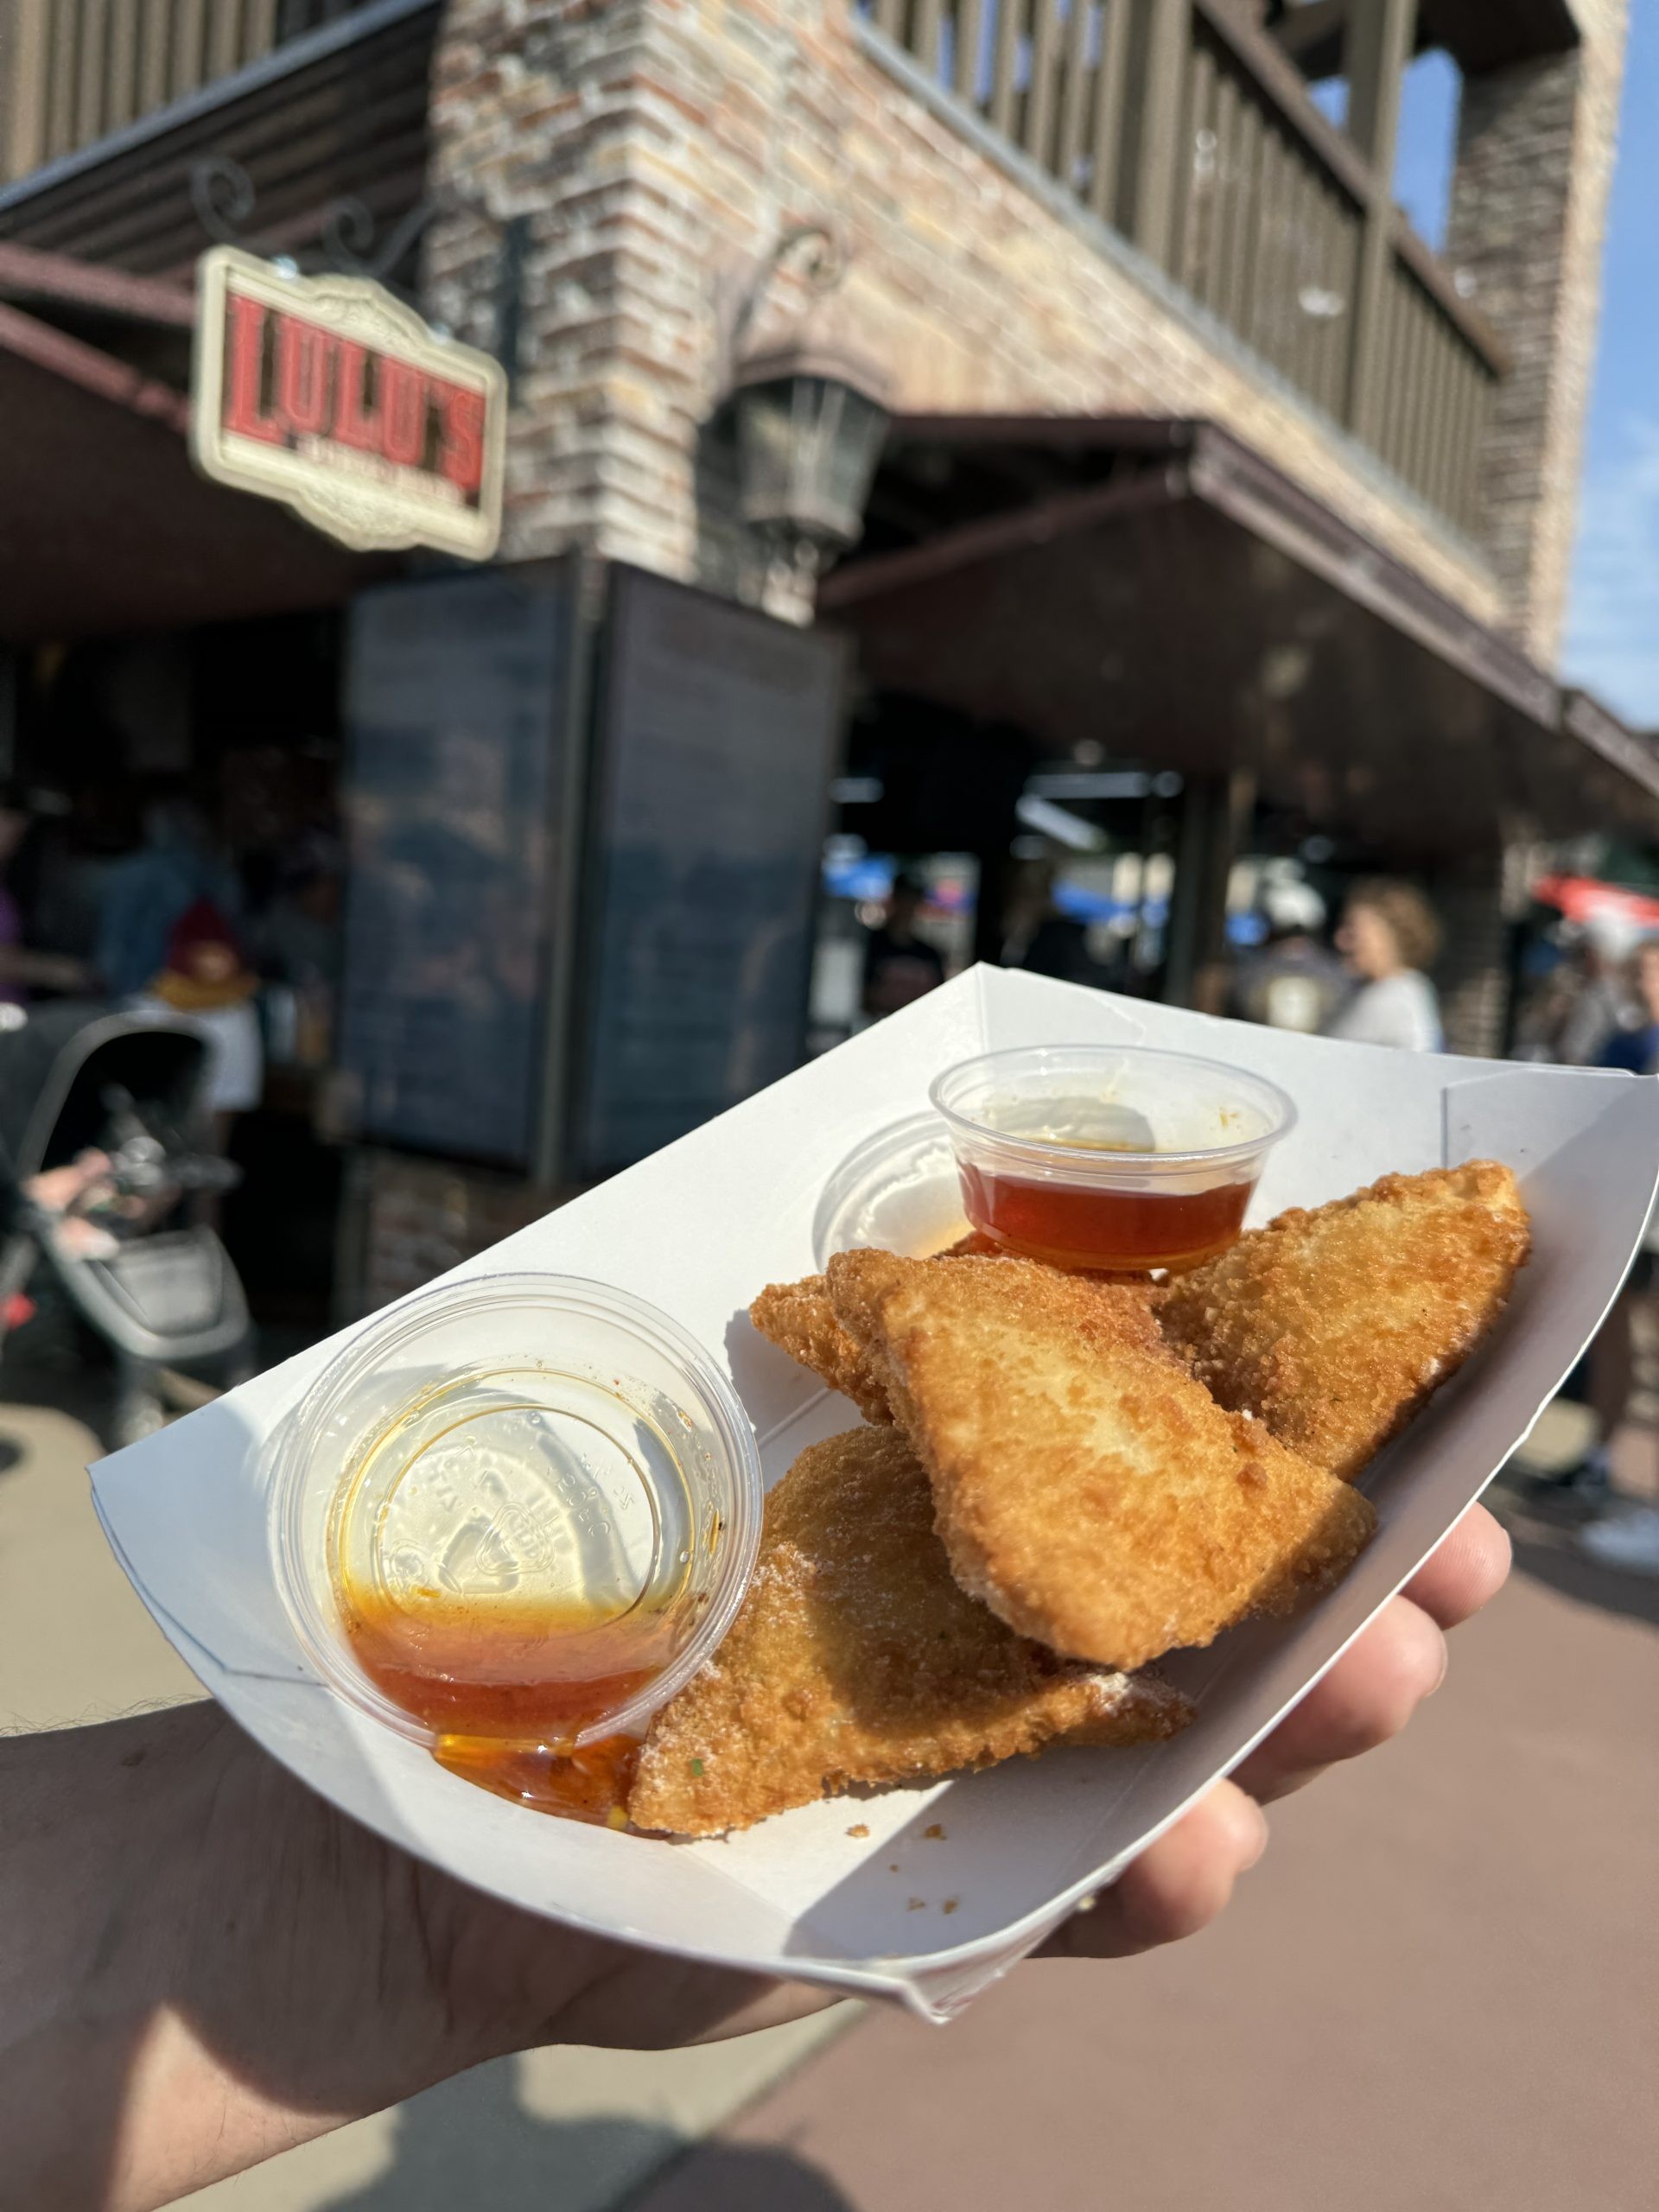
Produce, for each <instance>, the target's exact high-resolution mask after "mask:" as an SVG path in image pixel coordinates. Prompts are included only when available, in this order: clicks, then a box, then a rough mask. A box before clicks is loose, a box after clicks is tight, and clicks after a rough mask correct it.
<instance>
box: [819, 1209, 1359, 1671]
mask: <svg viewBox="0 0 1659 2212" xmlns="http://www.w3.org/2000/svg"><path fill="white" fill-rule="evenodd" d="M828 1281H829V1293H830V1296H831V1298H832V1299H833V1300H834V1304H835V1310H836V1313H837V1315H838V1316H839V1318H840V1319H841V1321H842V1325H843V1326H844V1327H845V1328H846V1330H847V1332H848V1333H849V1336H850V1337H851V1338H853V1339H854V1341H855V1343H856V1344H858V1346H859V1348H860V1349H861V1351H863V1352H864V1353H865V1354H866V1356H867V1357H868V1358H869V1359H870V1361H871V1363H872V1365H873V1368H874V1371H875V1372H876V1373H877V1374H879V1375H880V1377H881V1379H882V1381H883V1383H884V1384H885V1386H886V1389H887V1396H888V1399H889V1401H890V1402H891V1404H892V1406H893V1411H894V1413H895V1414H896V1415H897V1416H898V1420H899V1425H900V1426H901V1427H903V1428H904V1430H905V1431H906V1434H907V1435H908V1436H909V1438H910V1440H911V1442H912V1445H913V1446H914V1447H915V1450H916V1452H917V1454H918V1457H919V1458H920V1459H921V1460H922V1463H923V1465H925V1467H926V1469H927V1472H928V1475H929V1477H930V1478H931V1483H932V1488H933V1499H934V1508H935V1514H936V1518H937V1525H938V1532H939V1535H940V1536H941V1537H942V1538H943V1540H944V1548H945V1551H946V1554H947V1555H948V1557H949V1559H950V1570H951V1572H952V1573H953V1574H954V1575H955V1577H956V1579H957V1581H958V1582H959V1583H960V1584H961V1585H962V1586H963V1589H965V1590H967V1591H969V1592H970V1593H971V1594H972V1595H973V1596H975V1597H976V1598H979V1599H983V1601H984V1602H985V1604H986V1605H988V1606H989V1607H990V1609H991V1611H993V1612H995V1614H996V1615H997V1616H998V1618H1000V1619H1001V1620H1004V1621H1006V1622H1007V1624H1008V1625H1009V1627H1010V1628H1013V1629H1014V1630H1017V1631H1018V1632H1019V1633H1020V1635H1022V1636H1027V1637H1034V1638H1036V1639H1037V1640H1038V1641H1039V1643H1044V1644H1046V1645H1049V1646H1050V1647H1052V1649H1055V1650H1056V1651H1058V1652H1061V1653H1064V1654H1065V1655H1066V1656H1069V1657H1071V1658H1075V1659H1082V1660H1089V1661H1091V1662H1095V1663H1096V1664H1099V1665H1102V1666H1109V1667H1117V1668H1134V1667H1139V1666H1141V1665H1142V1664H1143V1663H1144V1662H1147V1660H1149V1659H1154V1658H1156V1657H1158V1656H1160V1654H1161V1653H1163V1652H1166V1651H1169V1650H1172V1649H1175V1648H1176V1647H1177V1646H1179V1645H1191V1644H1205V1643H1210V1642H1211V1640H1212V1639H1213V1638H1214V1637H1216V1636H1217V1635H1218V1634H1219V1632H1220V1631H1221V1630H1223V1629H1224V1628H1227V1627H1230V1625H1231V1624H1233V1623H1234V1622H1236V1621H1239V1620H1242V1619H1243V1618H1245V1617H1246V1616H1247V1615H1249V1614H1252V1613H1262V1612H1283V1611H1289V1610H1290V1609H1291V1608H1292V1607H1293V1606H1294V1605H1295V1604H1296V1603H1297V1602H1298V1601H1299V1600H1300V1599H1301V1598H1303V1597H1304V1596H1307V1595H1312V1594H1313V1593H1316V1592H1320V1591H1323V1590H1325V1589H1328V1588H1330V1587H1331V1586H1332V1585H1333V1584H1334V1583H1335V1582H1336V1581H1337V1580H1338V1579H1339V1578H1340V1577H1341V1575H1342V1574H1343V1573H1344V1572H1345V1570H1346V1569H1347V1567H1349V1565H1350V1564H1351V1561H1352V1560H1353V1559H1354V1557H1355V1555H1356V1554H1357V1552H1358V1551H1359V1549H1360V1548H1361V1547H1362V1545H1363V1543H1364V1542H1365V1541H1366V1539H1367V1538H1368V1537H1369V1536H1370V1533H1371V1530H1372V1529H1373V1528H1374V1526H1375V1524H1376V1516H1375V1514H1374V1513H1373V1511H1372V1510H1371V1508H1370V1504H1369V1503H1367V1502H1366V1501H1365V1500H1364V1499H1363V1497H1359V1496H1358V1494H1357V1492H1355V1491H1351V1490H1349V1489H1348V1488H1346V1487H1345V1485H1344V1484H1341V1483H1338V1482H1336V1481H1334V1480H1332V1478H1331V1477H1330V1476H1328V1475H1325V1474H1324V1473H1321V1472H1320V1471H1319V1470H1318V1469H1316V1468H1314V1467H1312V1466H1309V1465H1307V1464H1306V1462H1305V1461H1303V1460H1301V1459H1298V1458H1297V1457H1296V1456H1295V1455H1294V1453H1293V1452H1288V1451H1287V1450H1286V1449H1285V1448H1284V1447H1283V1446H1281V1445H1280V1444H1278V1443H1276V1442H1275V1441H1274V1439H1273V1437H1272V1436H1270V1435H1269V1434H1268V1432H1267V1430H1266V1428H1265V1427H1263V1426H1262V1423H1260V1422H1259V1421H1250V1420H1249V1419H1247V1418H1245V1417H1243V1415H1240V1414H1229V1413H1224V1412H1223V1411H1222V1410H1221V1408H1219V1407H1217V1405H1216V1404H1215V1402H1213V1400H1212V1399H1211V1396H1210V1395H1209V1393H1208V1392H1207V1391H1206V1390H1205V1388H1204V1387H1203V1385H1202V1384H1201V1383H1197V1382H1195V1381H1194V1380H1193V1379H1192V1376H1190V1375H1189V1374H1188V1373H1187V1372H1186V1370H1185V1367H1184V1366H1183V1365H1182V1364H1181V1363H1180V1362H1179V1359H1178V1358H1177V1357H1176V1356H1175V1355H1174V1354H1173V1352H1171V1351H1169V1350H1168V1348H1167V1347H1166V1345H1165V1344H1163V1342H1162V1340H1161V1338H1160V1337H1159V1335H1158V1332H1157V1325H1156V1322H1155V1321H1154V1318H1153V1316H1152V1315H1151V1314H1150V1313H1149V1312H1148V1311H1147V1306H1146V1303H1145V1301H1144V1300H1142V1299H1140V1298H1138V1297H1137V1296H1136V1295H1135V1294H1134V1293H1133V1292H1130V1291H1125V1290H1121V1289H1113V1288H1110V1287H1099V1286H1096V1285H1094V1284H1090V1283H1086V1282H1084V1281H1080V1280H1078V1279H1077V1278H1075V1277H1071V1276H1068V1275H1064V1274H1058V1273H1057V1272H1056V1270H1054V1269H1053V1268H1045V1267H1041V1266H1039V1265H1037V1264H1035V1263H1034V1262H1025V1261H1017V1260H996V1261H989V1260H980V1259H971V1258H964V1259H957V1260H952V1261H950V1262H939V1261H928V1260H902V1259H898V1258H895V1257H894V1256H893V1255H892V1254H890V1253H886V1252H846V1253H842V1254H841V1255H838V1256H837V1257H836V1258H835V1259H833V1260H831V1261H830V1262H829V1270H828Z"/></svg>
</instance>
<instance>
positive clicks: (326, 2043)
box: [0, 1705, 486, 2212]
mask: <svg viewBox="0 0 1659 2212" xmlns="http://www.w3.org/2000/svg"><path fill="white" fill-rule="evenodd" d="M365 1859H369V1860H374V1861H378V1862H380V1863H378V1864H376V1865H373V1866H365V1865H363V1864H359V1863H358V1862H359V1861H360V1860H365ZM418 1879H419V1876H418V1873H417V1872H416V1869H415V1868H414V1867H413V1866H412V1862H410V1861H408V1860H405V1859H402V1858H401V1857H400V1856H399V1855H398V1854H397V1853H391V1852H389V1851H387V1850H386V1849H385V1847H384V1846H382V1845H381V1844H380V1843H378V1840H376V1839H375V1838H373V1837H372V1836H370V1835H369V1834H366V1832H365V1831H363V1830H360V1829H358V1828H355V1827H352V1826H351V1825H350V1824H348V1823H346V1822H344V1821H340V1819H339V1818H338V1816H337V1815H334V1813H333V1812H332V1811H331V1810H330V1809H329V1808H327V1806H325V1805H323V1804H322V1803H321V1801H320V1800H317V1799H315V1798H313V1797H312V1796H310V1795H309V1793H308V1792H306V1791H304V1790H302V1789H300V1788H299V1787H298V1785H296V1783H293V1782H291V1781H290V1779H289V1777H287V1776H286V1775H285V1774H284V1773H283V1770H281V1769H280V1768H278V1767H277V1766H276V1765H275V1764H273V1763H272V1762H271V1761H270V1760H269V1759H268V1758H265V1756H264V1753H263V1752H261V1751H258V1750H257V1747H256V1746H254V1745H251V1744H250V1743H249V1742H248V1741H247V1740H246V1738H244V1737H242V1736H241V1734H240V1733H239V1732H238V1731H237V1730H236V1729H235V1728H233V1727H232V1726H230V1724H229V1723H228V1722H226V1719H224V1717H223V1716H222V1715H221V1714H220V1713H219V1712H218V1711H217V1709H216V1708H215V1707H212V1706H206V1705H203V1706H196V1707H188V1708H184V1709H182V1710H178V1711H175V1712H172V1713H157V1714H152V1715H147V1716H143V1717H141V1718H139V1719H132V1720H125V1721H118V1722H115V1723H112V1724H111V1725H110V1726H106V1727H103V1728H98V1729H90V1730H77V1731H74V1732H67V1733H64V1734H60V1735H47V1736H35V1737H19V1738H11V1739H10V1740H8V1741H6V1742H4V1743H0V2207H3V2208H4V2212H12V2208H13V2207H16V2208H18V2212H22V2208H23V2207H28V2208H29V2212H40V2208H43V2207H47V2206H50V2207H51V2208H53V2212H82V2208H86V2212H147V2208H149V2207H151V2206H154V2205H156V2204H161V2203H165V2202H169V2201H170V2200H171V2199H172V2198H173V2197H175V2196H178V2195H181V2194H182V2193H183V2192H184V2191H186V2190H189V2189H192V2188H195V2187H199V2186H201V2185H203V2184H205V2183H207V2182H209V2181H211V2180H213V2179H215V2178H217V2177H219V2176H221V2175H224V2174H227V2173H233V2172H236V2171H239V2170H240V2169H242V2168H243V2167H245V2166H247V2165H251V2164H254V2163H256V2162H257V2160H258V2159H260V2158H265V2157H268V2156H269V2155H270V2153H271V2152H274V2151H277V2150H280V2149H283V2148H285V2147H286V2146H287V2145H290V2144H293V2143H296V2142H299V2141H302V2140H303V2139H306V2138H308V2137H309V2136H312V2135H315V2134H320V2133H323V2132H324V2131H325V2130H327V2129H328V2128H330V2127H333V2126H337V2125H339V2124H340V2121H342V2120H346V2119H350V2118H353V2117H356V2116H357V2115H359V2113H366V2112H372V2111H374V2110H377V2109H378V2108H379V2107H381V2106H383V2105H385V2104H386V2103H389V2102H391V2101H394V2100H395V2099H397V2098H398V2097H400V2096H403V2095H404V2094H408V2093H409V2092H410V2090H411V2089H413V2088H418V2087H421V2086H423V2083H424V2082H427V2081H431V2080H435V2079H436V2078H437V2077H438V2076H439V2075H442V2074H444V2073H446V2072H448V2071H451V2070H453V2069H454V2068H455V2067H456V2066H457V2065H461V2064H465V2063H472V2060H473V2058H474V2057H481V2056H485V2055H486V2051H485V2050H484V2049H482V2048H479V2049H477V2050H471V2049H460V2048H458V2047H457V2045H456V2044H455V2041H454V2034H453V2024H452V2023H451V2022H450V2021H449V2020H448V2018H446V2017H445V2015H444V2010H443V2007H442V2005H441V2004H439V2003H438V2002H437V2001H436V2000H435V1997H434V1977H433V1975H432V1974H431V1972H430V1970H429V1961H428V1960H427V1959H425V1958H422V1957H416V1956H414V1955H411V1953H412V1952H413V1951H414V1950H415V1949H416V1948H418V1946H417V1945H415V1944H411V1943H410V1942H409V1940H408V1934H407V1929H408V1926H410V1925H412V1926H413V1927H415V1928H416V1929H419V1928H420V1927H421V1924H422V1923H421V1916H420V1914H419V1913H418V1911H416V1913H414V1914H413V1915H412V1916H410V1920H409V1922H408V1923H401V1924H400V1923H395V1922H394V1920H393V1918H392V1916H391V1914H390V1913H388V1914H387V1915H385V1916H383V1917H382V1918H381V1920H380V1924H379V1925H378V1926H376V1925H374V1924H372V1922H373V1903H372V1901H373V1900H374V1899H375V1898H376V1897H378V1896H380V1895H381V1894H383V1893H385V1895H386V1896H387V1897H388V1898H389V1900H391V1902H392V1903H394V1904H395V1902H396V1900H397V1896H398V1894H399V1887H400V1885H404V1886H407V1885H409V1884H410V1883H411V1882H414V1881H417V1880H418ZM331 1919H337V1920H338V1923H339V1924H338V1925H337V1926H332V1927H331V1926H330V1925H329V1924H328V1923H330V1921H331ZM394 1927H396V1928H397V1936H396V1937H395V1938H394V1936H393V1934H392V1931H393V1929H394ZM371 1992H372V1994H373V1997H374V1998H375V1999H377V2000H378V2002H377V2003H376V2004H375V2005H374V2007H373V2011H374V2012H375V2014H376V2015H377V2016H378V2017H379V2018H386V2019H393V2020H395V2021H396V2028H395V2031H394V2032H391V2033H390V2034H388V2033H382V2034H380V2035H377V2034H376V2033H375V2032H374V2031H373V2030H372V2028H370V2029H369V2031H367V2032H366V2033H365V2031H364V2025H363V2024H364V2020H365V2013H367V2012H369V2011H370V2009H371V2008H370V2006H369V2005H367V2004H366V2003H365V1998H366V1997H367V1996H368V1995H369V1993H371Z"/></svg>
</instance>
